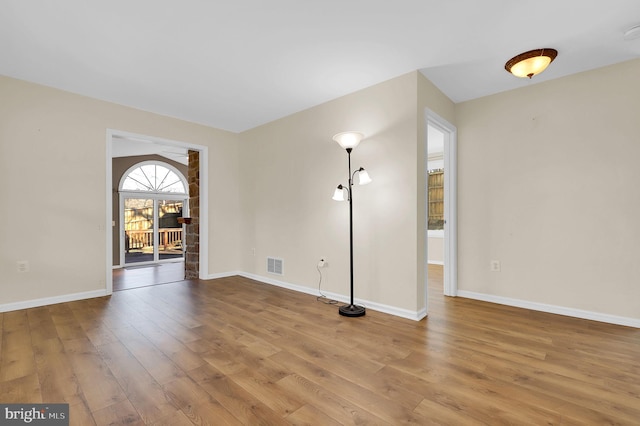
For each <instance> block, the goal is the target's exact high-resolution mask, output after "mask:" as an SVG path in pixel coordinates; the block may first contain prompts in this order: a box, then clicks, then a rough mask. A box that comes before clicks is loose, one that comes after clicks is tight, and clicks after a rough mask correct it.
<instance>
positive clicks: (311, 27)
mask: <svg viewBox="0 0 640 426" xmlns="http://www.w3.org/2000/svg"><path fill="white" fill-rule="evenodd" d="M0 6H1V8H0V58H1V59H0V74H2V75H6V76H10V77H14V78H18V79H23V80H27V81H32V82H36V83H40V84H44V85H48V86H52V87H56V88H60V89H64V90H68V91H71V92H75V93H79V94H82V95H86V96H90V97H93V98H97V99H103V100H106V101H111V102H115V103H119V104H123V105H128V106H132V107H135V108H139V109H143V110H147V111H153V112H157V113H160V114H164V115H169V116H173V117H177V118H181V119H185V120H189V121H193V122H197V123H202V124H206V125H210V126H213V127H217V128H221V129H227V130H231V131H235V132H239V131H243V130H246V129H250V128H252V127H255V126H258V125H260V124H263V123H266V122H269V121H272V120H275V119H278V118H280V117H283V116H286V115H289V114H292V113H294V112H297V111H300V110H303V109H306V108H309V107H312V106H314V105H318V104H320V103H323V102H326V101H328V100H331V99H335V98H337V97H340V96H342V95H345V94H348V93H351V92H354V91H356V90H359V89H362V88H365V87H368V86H371V85H373V84H376V83H379V82H382V81H385V80H388V79H391V78H394V77H397V76H399V75H402V74H404V73H407V72H410V71H414V70H420V71H421V72H422V73H423V74H424V75H425V76H427V77H428V78H429V79H430V80H431V81H432V82H433V83H434V84H436V85H437V86H438V87H439V88H440V89H441V90H442V91H443V92H445V93H446V94H447V95H448V96H449V97H450V98H451V99H452V100H453V101H455V102H460V101H464V100H468V99H473V98H476V97H480V96H484V95H488V94H492V93H496V92H500V91H504V90H509V89H513V88H517V87H522V86H525V85H530V84H536V83H538V82H542V81H545V80H548V79H553V78H558V77H561V76H564V75H568V74H572V73H576V72H580V71H584V70H588V69H593V68H597V67H601V66H604V65H609V64H613V63H617V62H622V61H626V60H629V59H632V58H637V57H640V39H636V40H631V41H625V40H624V39H623V33H624V31H625V30H626V29H628V28H630V27H632V26H634V25H637V24H640V0H537V1H535V0H534V1H524V0H483V1H478V0H402V1H390V0H322V1H320V0H315V1H314V0H270V1H264V0H235V1H222V0H208V1H207V0H182V1H176V0H109V1H87V0H57V1H51V0H29V1H25V0H0ZM542 47H551V48H555V49H557V50H558V52H559V55H558V58H557V59H556V61H555V62H554V63H553V64H551V66H550V67H549V69H548V70H547V71H545V72H544V73H543V74H541V75H539V76H536V77H534V79H533V80H531V81H528V80H523V79H517V78H516V77H513V76H512V75H510V74H508V73H507V72H506V71H505V70H504V69H503V66H504V63H505V62H506V61H507V60H508V59H509V58H511V57H512V56H515V55H516V54H519V53H522V52H524V51H527V50H531V49H535V48H542Z"/></svg>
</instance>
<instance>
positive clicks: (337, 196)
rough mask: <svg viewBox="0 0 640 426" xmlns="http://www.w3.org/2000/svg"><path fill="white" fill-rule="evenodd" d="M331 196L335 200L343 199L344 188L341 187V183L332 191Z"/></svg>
mask: <svg viewBox="0 0 640 426" xmlns="http://www.w3.org/2000/svg"><path fill="white" fill-rule="evenodd" d="M331 198H332V199H333V200H336V201H344V189H343V188H342V185H340V186H339V187H337V188H336V190H335V192H334V193H333V197H331Z"/></svg>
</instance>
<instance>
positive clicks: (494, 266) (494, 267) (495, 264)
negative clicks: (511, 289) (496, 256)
mask: <svg viewBox="0 0 640 426" xmlns="http://www.w3.org/2000/svg"><path fill="white" fill-rule="evenodd" d="M500 269H501V266H500V261H499V260H492V261H491V272H500Z"/></svg>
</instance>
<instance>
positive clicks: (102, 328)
mask: <svg viewBox="0 0 640 426" xmlns="http://www.w3.org/2000/svg"><path fill="white" fill-rule="evenodd" d="M430 271H431V276H432V277H433V278H434V281H433V282H432V283H430V288H429V306H430V314H429V318H428V319H426V320H423V321H420V322H414V321H410V320H405V319H402V318H397V317H392V316H389V315H385V314H381V313H377V312H375V311H371V310H369V311H368V312H367V315H366V316H364V317H361V318H345V317H341V316H339V315H338V312H337V307H336V306H333V305H325V304H322V303H319V302H317V301H316V298H315V297H314V296H310V295H305V294H300V293H295V292H292V291H288V290H284V289H280V288H277V287H273V286H269V285H265V284H259V283H256V282H254V281H251V280H249V279H245V278H241V277H232V278H224V279H218V280H213V281H182V282H176V283H171V284H165V285H159V286H153V287H144V288H137V289H131V290H126V291H120V292H117V293H114V294H113V296H111V297H110V298H98V299H91V300H84V301H78V302H72V303H63V304H58V305H53V306H48V307H41V308H34V309H27V310H21V311H14V312H7V313H3V314H0V327H1V329H2V339H0V345H1V346H0V402H2V403H25V402H32V403H40V402H44V403H53V402H67V403H69V404H70V418H71V424H73V425H83V426H84V425H93V424H96V425H107V424H128V425H143V424H158V425H160V424H162V425H190V424H197V425H202V424H212V425H227V424H229V425H238V424H249V425H259V424H265V425H280V424H310V425H340V424H365V425H378V424H382V425H398V424H405V423H414V424H420V425H427V424H443V425H476V424H478V425H481V424H488V425H496V424H517V425H527V424H531V425H541V424H588V425H600V424H628V425H633V424H635V425H637V424H639V423H640V363H639V362H638V359H639V356H640V330H637V329H632V328H626V327H621V326H614V325H607V324H602V323H597V322H590V321H586V320H580V319H573V318H568V317H562V316H557V315H551V314H545V313H539V312H533V311H527V310H523V309H517V308H512V307H506V306H500V305H493V304H489V303H484V302H479V301H473V300H469V299H461V298H444V297H443V296H442V283H441V275H440V278H439V279H440V282H437V280H438V276H437V275H438V273H439V268H438V267H430Z"/></svg>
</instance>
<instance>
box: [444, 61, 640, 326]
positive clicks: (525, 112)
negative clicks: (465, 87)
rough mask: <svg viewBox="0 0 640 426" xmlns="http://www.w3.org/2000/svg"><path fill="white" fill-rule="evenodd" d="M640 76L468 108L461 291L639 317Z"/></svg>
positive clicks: (636, 68) (631, 69)
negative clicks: (496, 264) (498, 267)
mask: <svg viewBox="0 0 640 426" xmlns="http://www.w3.org/2000/svg"><path fill="white" fill-rule="evenodd" d="M639 75H640V60H634V61H630V62H626V63H622V64H619V65H614V66H610V67H606V68H602V69H598V70H595V71H590V72H585V73H581V74H577V75H574V76H569V77H565V78H561V79H557V80H553V81H549V82H545V83H540V84H535V85H532V86H530V87H527V88H524V89H520V90H513V91H509V92H505V93H501V94H497V95H494V96H488V97H485V98H482V99H477V100H474V101H469V102H465V103H462V104H459V105H457V107H456V114H457V116H456V119H457V124H458V212H459V214H458V219H459V249H458V255H459V271H458V273H459V275H458V277H459V281H458V285H459V288H460V289H461V290H463V291H470V292H477V293H483V294H489V295H495V296H502V297H507V298H513V299H520V300H526V301H531V302H535V303H543V304H551V305H557V306H563V307H568V308H573V309H580V310H586V311H593V312H598V313H603V314H609V315H617V316H622V317H629V318H640V304H639V303H638V301H639V300H640V285H639V283H640V266H639V265H640V261H639V260H640V259H639V253H640V252H639V250H638V247H639V246H638V243H639V241H640V221H639V220H638V218H640V192H639V190H638V183H639V182H640V167H639V166H638V164H639V160H640V139H639V135H640V84H639V83H638V76H639ZM492 259H495V260H500V261H501V262H502V272H490V271H489V264H490V260H492Z"/></svg>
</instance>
